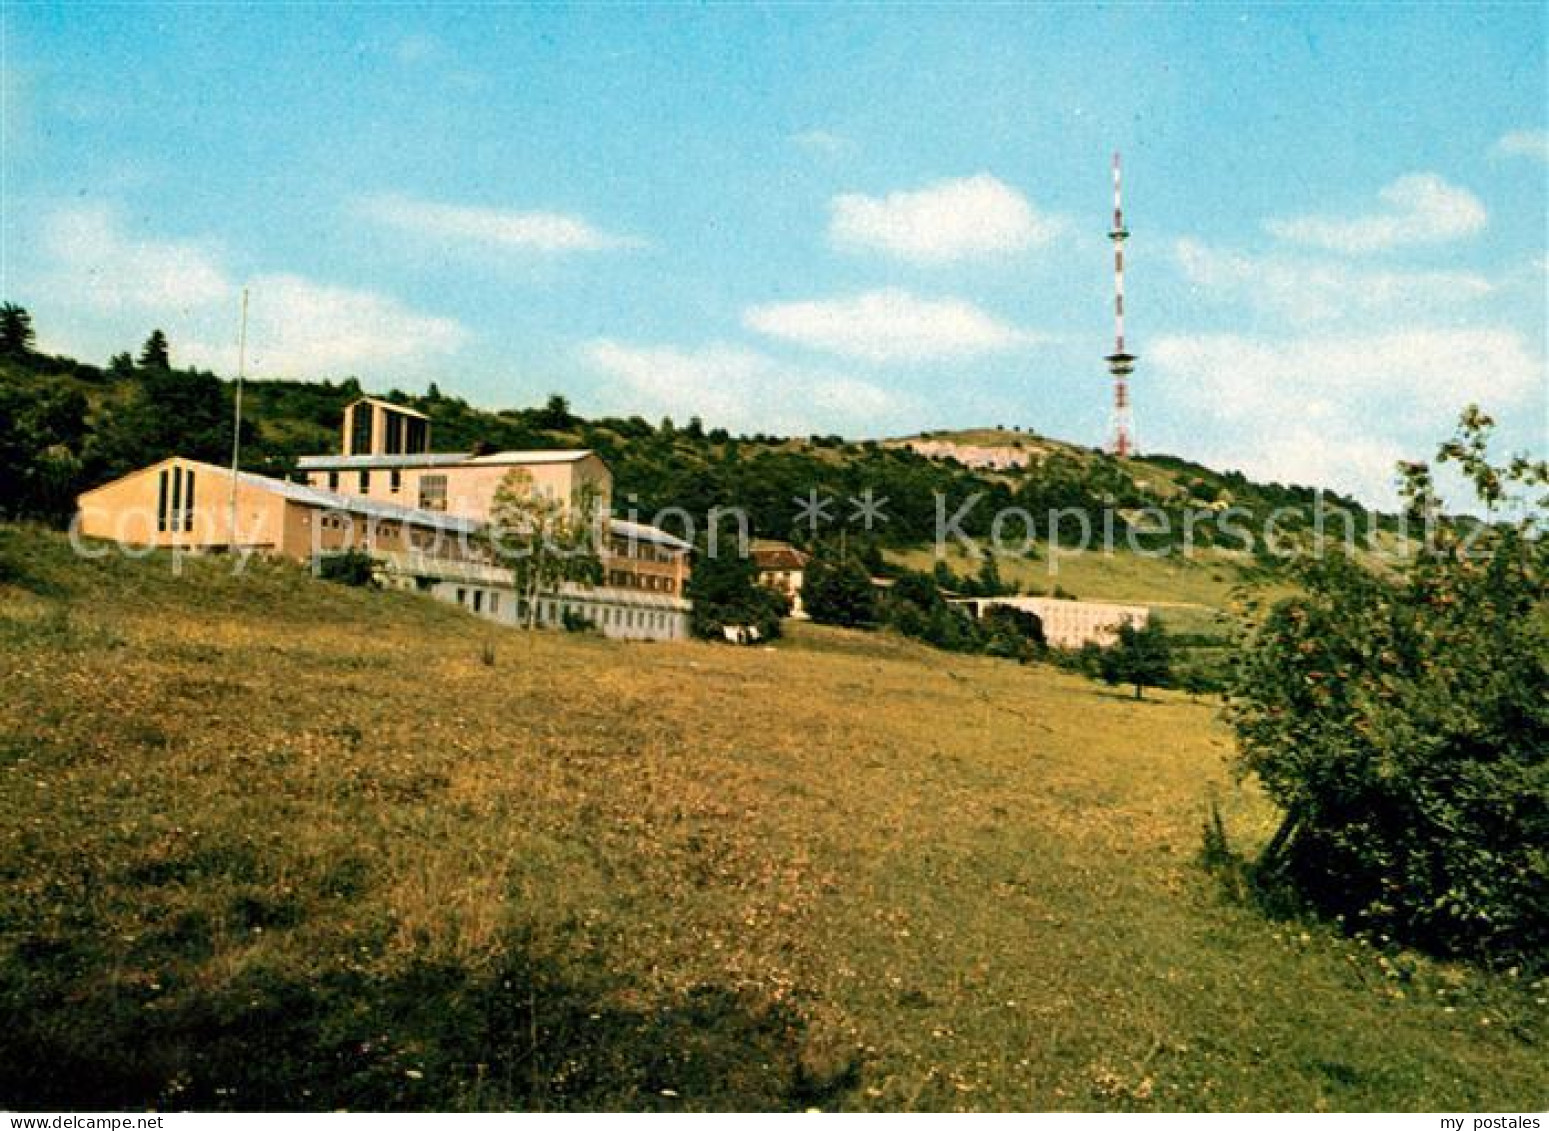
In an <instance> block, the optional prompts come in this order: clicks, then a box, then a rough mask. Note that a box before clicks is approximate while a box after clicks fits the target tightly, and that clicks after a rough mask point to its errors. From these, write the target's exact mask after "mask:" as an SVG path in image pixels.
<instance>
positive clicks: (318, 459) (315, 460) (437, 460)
mask: <svg viewBox="0 0 1549 1131" xmlns="http://www.w3.org/2000/svg"><path fill="white" fill-rule="evenodd" d="M470 458H471V453H469V452H420V453H419V454H418V455H398V456H386V455H384V456H338V455H329V456H302V457H301V458H299V459H298V460H296V469H297V470H298V471H357V470H361V471H364V470H370V469H372V468H378V467H451V466H454V465H456V464H460V463H467V462H468V460H469V459H470Z"/></svg>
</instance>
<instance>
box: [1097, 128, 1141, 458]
mask: <svg viewBox="0 0 1549 1131" xmlns="http://www.w3.org/2000/svg"><path fill="white" fill-rule="evenodd" d="M1108 238H1109V239H1111V240H1112V241H1113V352H1112V353H1111V354H1109V355H1108V356H1107V357H1106V358H1104V359H1103V360H1105V361H1106V362H1107V363H1108V372H1109V373H1111V374H1113V417H1112V420H1111V421H1110V424H1109V428H1110V435H1109V439H1108V450H1109V451H1110V452H1112V453H1113V454H1114V455H1116V456H1118V457H1119V458H1121V459H1123V458H1125V457H1128V456H1131V455H1133V454H1134V451H1135V426H1134V420H1133V418H1132V417H1131V416H1130V406H1129V375H1130V374H1131V373H1133V372H1134V371H1135V355H1134V354H1132V353H1127V352H1125V349H1124V241H1125V240H1127V239H1129V229H1128V228H1126V227H1125V226H1124V198H1123V193H1122V191H1121V184H1120V175H1119V155H1118V154H1117V153H1115V154H1114V155H1113V228H1112V230H1110V231H1109V233H1108Z"/></svg>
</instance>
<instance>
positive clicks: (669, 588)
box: [608, 569, 678, 593]
mask: <svg viewBox="0 0 1549 1131" xmlns="http://www.w3.org/2000/svg"><path fill="white" fill-rule="evenodd" d="M608 584H609V585H612V586H614V587H615V588H618V589H651V590H655V591H657V592H660V593H675V592H677V588H678V583H677V582H676V581H674V580H673V579H672V578H670V577H658V576H657V575H656V574H654V573H635V572H634V571H633V570H627V569H613V570H609V571H608Z"/></svg>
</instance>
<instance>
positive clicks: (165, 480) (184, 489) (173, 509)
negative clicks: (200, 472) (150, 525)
mask: <svg viewBox="0 0 1549 1131" xmlns="http://www.w3.org/2000/svg"><path fill="white" fill-rule="evenodd" d="M193 528H194V469H193V468H191V467H190V468H182V467H171V468H163V469H162V471H161V475H160V477H159V478H158V481H157V484H156V529H157V530H162V531H166V530H172V531H178V530H181V531H184V532H185V533H186V532H187V531H190V530H192V529H193Z"/></svg>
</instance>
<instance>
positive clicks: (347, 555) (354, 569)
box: [317, 550, 376, 585]
mask: <svg viewBox="0 0 1549 1131" xmlns="http://www.w3.org/2000/svg"><path fill="white" fill-rule="evenodd" d="M375 570H376V563H375V561H373V559H372V557H371V555H370V554H367V553H363V552H362V551H360V550H345V551H344V552H343V553H338V554H323V555H322V556H321V557H319V558H318V559H317V576H318V577H321V578H322V579H323V580H324V581H337V582H338V583H339V584H341V585H370V584H371V580H372V577H373V575H374V573H375Z"/></svg>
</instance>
